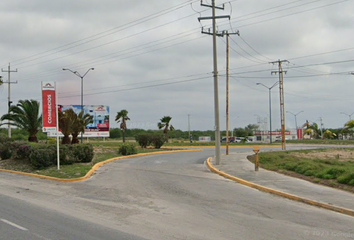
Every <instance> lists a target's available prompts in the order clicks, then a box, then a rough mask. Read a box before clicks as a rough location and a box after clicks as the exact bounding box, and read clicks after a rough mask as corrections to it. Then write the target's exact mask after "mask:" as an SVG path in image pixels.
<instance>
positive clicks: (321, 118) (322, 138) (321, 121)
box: [320, 117, 323, 139]
mask: <svg viewBox="0 0 354 240" xmlns="http://www.w3.org/2000/svg"><path fill="white" fill-rule="evenodd" d="M320 123H321V139H323V123H322V117H320Z"/></svg>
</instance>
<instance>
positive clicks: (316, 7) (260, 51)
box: [0, 0, 354, 130]
mask: <svg viewBox="0 0 354 240" xmlns="http://www.w3.org/2000/svg"><path fill="white" fill-rule="evenodd" d="M203 3H204V4H211V0H208V1H205V0H204V1H203ZM223 3H225V6H224V7H225V9H224V11H222V10H218V11H217V12H216V13H217V15H230V16H231V20H230V21H229V20H228V19H219V20H218V21H217V30H218V31H219V32H221V31H224V30H228V31H229V32H235V31H237V30H239V31H240V36H237V35H232V36H230V128H235V127H244V126H246V125H247V124H249V123H253V124H256V123H257V122H258V121H259V118H260V119H261V120H262V121H264V119H266V120H267V123H266V124H264V125H266V126H267V128H269V127H268V125H269V105H268V103H269V97H268V93H269V91H268V89H267V88H265V87H264V86H261V85H256V83H262V84H264V85H265V86H268V87H271V86H272V85H273V84H275V83H276V82H277V81H278V75H272V74H271V72H272V71H276V70H278V66H277V65H272V64H270V63H269V62H272V61H277V60H279V59H280V60H288V61H289V63H283V70H284V71H287V74H286V75H284V91H285V110H286V111H290V112H291V113H293V114H297V113H298V112H301V111H303V112H301V113H299V114H298V115H297V123H298V125H299V126H300V125H302V124H303V123H304V122H305V121H306V120H309V121H310V122H316V123H318V124H319V125H320V118H322V121H323V126H324V127H325V128H339V127H342V126H343V125H344V123H345V122H346V121H348V120H349V116H348V115H350V114H352V113H353V112H354V94H353V90H354V75H351V74H350V73H351V72H354V54H353V53H354V41H353V39H354V11H353V9H354V1H352V0H300V1H294V0H267V1H264V0H247V1H246V0H235V1H229V2H223V1H221V0H216V4H217V5H219V6H220V5H222V4H223ZM210 15H211V8H208V7H203V6H201V5H200V1H193V0H192V1H186V0H168V1H158V0H150V1H146V0H136V1H131V0H121V1H116V0H75V1H72V0H70V1H69V0H58V1H47V0H1V1H0V33H1V35H0V36H1V37H0V68H2V70H4V71H7V69H8V64H9V63H11V70H16V69H17V70H18V72H13V73H11V82H17V84H11V101H13V102H14V103H17V101H18V100H24V99H36V100H38V101H40V102H42V99H41V81H44V82H47V81H51V82H56V84H57V90H58V94H59V95H58V96H59V103H60V104H63V105H68V104H80V102H81V98H80V96H81V95H80V94H81V87H80V86H81V85H80V84H81V82H80V78H79V77H77V76H75V75H74V74H73V73H71V72H69V71H62V68H69V69H71V70H73V71H78V72H79V73H80V74H84V73H85V72H86V71H87V70H88V69H89V68H95V70H94V71H90V72H89V73H88V74H87V75H86V76H85V78H84V104H86V105H108V106H109V107H110V123H111V127H118V124H117V123H115V122H114V119H115V116H116V113H117V112H118V111H120V110H122V109H126V110H128V112H129V117H130V118H131V121H130V122H129V124H128V127H129V128H144V129H157V122H158V121H159V119H160V118H162V117H163V116H171V117H172V121H171V123H172V125H174V127H175V128H176V129H181V130H187V129H188V115H190V123H191V130H208V129H209V130H211V129H214V125H215V123H214V83H213V81H214V79H213V74H212V72H213V52H212V36H210V35H207V34H201V27H204V29H205V31H208V29H209V28H210V27H211V21H210V20H208V21H202V22H201V23H199V22H198V17H207V16H210ZM217 50H218V70H219V101H220V122H221V129H222V130H223V129H225V126H226V109H225V106H226V104H225V102H226V94H225V92H226V91H225V89H226V84H225V82H226V80H225V79H226V78H225V73H226V38H225V37H223V38H218V39H217ZM0 75H2V76H3V80H4V81H5V82H6V81H8V74H7V73H6V72H0ZM7 101H8V85H7V84H3V85H2V86H0V115H3V114H5V113H6V112H7ZM291 113H286V128H294V127H295V118H294V115H292V114H291ZM343 113H344V114H343ZM257 115H258V116H257ZM352 117H353V119H354V114H353V116H352ZM272 123H273V129H278V128H280V106H279V87H278V86H275V87H274V88H273V89H272Z"/></svg>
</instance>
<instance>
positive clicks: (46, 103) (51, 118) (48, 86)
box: [42, 82, 56, 132]
mask: <svg viewBox="0 0 354 240" xmlns="http://www.w3.org/2000/svg"><path fill="white" fill-rule="evenodd" d="M42 105H43V132H51V131H56V112H55V111H56V110H55V109H56V103H55V84H54V83H49V82H45V83H43V82H42Z"/></svg>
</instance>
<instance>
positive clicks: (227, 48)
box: [225, 31, 240, 155]
mask: <svg viewBox="0 0 354 240" xmlns="http://www.w3.org/2000/svg"><path fill="white" fill-rule="evenodd" d="M225 35H226V155H229V65H230V60H229V59H230V49H229V48H230V47H229V37H230V35H239V36H240V32H239V31H237V32H235V33H229V32H228V31H226V33H225Z"/></svg>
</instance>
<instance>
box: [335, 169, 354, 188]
mask: <svg viewBox="0 0 354 240" xmlns="http://www.w3.org/2000/svg"><path fill="white" fill-rule="evenodd" d="M337 181H338V182H339V183H343V184H349V185H354V172H350V173H347V174H343V175H341V176H339V177H338V178H337Z"/></svg>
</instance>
